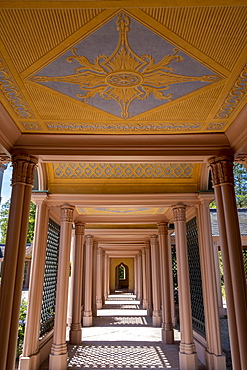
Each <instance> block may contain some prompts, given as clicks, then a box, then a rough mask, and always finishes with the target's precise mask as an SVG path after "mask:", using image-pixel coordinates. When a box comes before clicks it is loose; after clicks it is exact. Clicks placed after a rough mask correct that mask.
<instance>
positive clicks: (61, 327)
mask: <svg viewBox="0 0 247 370" xmlns="http://www.w3.org/2000/svg"><path fill="white" fill-rule="evenodd" d="M73 212H74V206H72V205H69V204H64V205H63V206H61V229H60V242H59V257H58V274H57V294H56V309H55V322H54V334H53V343H52V346H51V354H50V360H49V370H57V369H59V370H65V369H67V344H66V319H67V307H68V285H69V263H70V246H71V233H72V222H73Z"/></svg>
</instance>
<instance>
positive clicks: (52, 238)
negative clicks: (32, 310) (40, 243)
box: [40, 219, 60, 337]
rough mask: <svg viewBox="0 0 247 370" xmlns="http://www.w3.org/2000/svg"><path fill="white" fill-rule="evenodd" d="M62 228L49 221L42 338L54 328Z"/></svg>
mask: <svg viewBox="0 0 247 370" xmlns="http://www.w3.org/2000/svg"><path fill="white" fill-rule="evenodd" d="M59 239H60V226H59V225H58V224H56V222H54V221H53V220H52V219H49V225H48V236H47V247H46V261H45V275H44V288H43V299H42V310H41V320H40V337H42V336H43V335H44V334H45V333H46V332H48V331H50V330H51V329H52V328H53V326H54V316H55V304H56V288H57V271H58V254H59Z"/></svg>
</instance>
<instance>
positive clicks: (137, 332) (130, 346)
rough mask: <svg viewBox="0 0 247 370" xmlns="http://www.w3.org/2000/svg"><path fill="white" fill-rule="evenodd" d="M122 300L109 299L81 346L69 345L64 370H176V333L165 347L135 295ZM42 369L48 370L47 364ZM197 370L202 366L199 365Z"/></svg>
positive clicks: (85, 335)
mask: <svg viewBox="0 0 247 370" xmlns="http://www.w3.org/2000/svg"><path fill="white" fill-rule="evenodd" d="M125 297H126V296H120V295H118V296H117V297H115V296H112V297H111V296H109V300H108V301H107V303H106V305H105V306H104V307H103V309H102V310H98V311H97V317H95V318H94V321H93V326H92V327H83V329H82V333H83V334H82V344H81V345H68V354H69V356H68V368H67V369H77V370H80V369H88V370H90V369H104V370H112V369H118V370H119V369H126V370H128V369H129V370H131V369H171V370H179V355H178V347H179V339H180V333H179V331H178V330H175V343H174V345H165V344H164V343H162V342H161V329H160V327H153V326H152V319H151V318H150V317H148V316H147V312H146V310H143V309H141V307H140V302H139V301H136V299H135V297H134V296H131V297H128V299H127V300H125ZM113 302H114V304H113ZM131 303H132V304H133V306H132V305H131ZM67 339H68V338H67ZM41 369H42V370H48V361H46V362H45V363H44V364H43V365H42V366H41V368H40V370H41ZM198 369H200V370H203V369H205V367H204V366H203V365H202V364H199V367H198Z"/></svg>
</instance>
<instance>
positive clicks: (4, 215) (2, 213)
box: [0, 200, 36, 243]
mask: <svg viewBox="0 0 247 370" xmlns="http://www.w3.org/2000/svg"><path fill="white" fill-rule="evenodd" d="M9 210H10V200H8V201H7V202H6V203H4V204H3V205H2V206H1V210H0V231H1V239H0V242H1V243H6V235H7V227H8V219H9ZM35 212H36V205H35V204H34V203H33V202H31V205H30V213H29V224H28V234H27V243H31V242H32V241H33V237H34V225H35Z"/></svg>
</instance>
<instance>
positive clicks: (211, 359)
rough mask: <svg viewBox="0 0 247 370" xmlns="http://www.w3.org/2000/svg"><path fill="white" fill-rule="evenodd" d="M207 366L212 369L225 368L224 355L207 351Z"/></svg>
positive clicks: (219, 369)
mask: <svg viewBox="0 0 247 370" xmlns="http://www.w3.org/2000/svg"><path fill="white" fill-rule="evenodd" d="M207 368H208V369H214V370H225V369H226V357H225V356H224V355H221V356H216V355H215V354H214V353H208V352H207Z"/></svg>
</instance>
